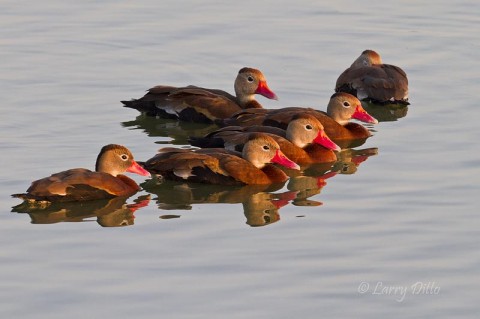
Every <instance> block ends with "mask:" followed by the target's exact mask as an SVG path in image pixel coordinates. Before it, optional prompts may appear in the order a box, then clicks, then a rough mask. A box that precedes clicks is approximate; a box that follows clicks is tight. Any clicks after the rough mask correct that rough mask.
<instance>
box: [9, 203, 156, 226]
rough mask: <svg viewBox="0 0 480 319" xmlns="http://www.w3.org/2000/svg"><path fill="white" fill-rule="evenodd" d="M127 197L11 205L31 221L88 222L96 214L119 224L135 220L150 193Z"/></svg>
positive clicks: (99, 219) (106, 223) (106, 222)
mask: <svg viewBox="0 0 480 319" xmlns="http://www.w3.org/2000/svg"><path fill="white" fill-rule="evenodd" d="M127 199H128V197H115V198H112V199H104V200H94V201H85V202H63V203H51V204H50V205H45V206H32V205H28V204H27V203H25V202H24V203H22V204H20V205H17V206H14V207H13V208H12V212H16V213H27V214H28V215H30V218H31V222H32V224H55V223H60V222H88V221H92V218H96V221H97V223H98V224H99V225H100V226H102V227H121V226H130V225H133V224H134V219H135V215H134V213H135V211H136V210H138V209H139V208H141V207H145V206H147V205H148V204H149V202H150V195H143V196H139V197H138V198H137V199H135V200H134V203H132V204H127Z"/></svg>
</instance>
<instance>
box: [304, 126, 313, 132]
mask: <svg viewBox="0 0 480 319" xmlns="http://www.w3.org/2000/svg"><path fill="white" fill-rule="evenodd" d="M305 128H306V129H307V130H309V131H310V130H311V129H313V127H312V126H311V125H310V124H307V125H305Z"/></svg>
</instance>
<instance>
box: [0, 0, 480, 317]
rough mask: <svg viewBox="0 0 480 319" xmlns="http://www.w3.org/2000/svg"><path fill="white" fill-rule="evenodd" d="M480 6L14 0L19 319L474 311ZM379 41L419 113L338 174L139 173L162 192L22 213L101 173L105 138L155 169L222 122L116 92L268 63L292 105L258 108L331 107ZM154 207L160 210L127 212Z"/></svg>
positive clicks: (12, 165)
mask: <svg viewBox="0 0 480 319" xmlns="http://www.w3.org/2000/svg"><path fill="white" fill-rule="evenodd" d="M479 10H480V5H479V4H478V3H477V2H474V1H453V2H452V1H437V2H435V4H434V5H433V4H425V3H421V2H418V1H403V2H399V3H397V2H395V3H391V2H388V1H387V2H385V1H382V2H380V1H363V2H362V3H361V4H359V3H358V2H355V1H350V0H345V1H336V2H334V3H333V2H332V3H328V4H326V3H318V2H314V1H300V2H298V1H297V2H294V3H293V2H286V1H285V2H284V1H281V2H278V1H264V2H261V3H259V2H258V1H243V2H241V3H237V4H228V3H217V2H216V1H206V2H205V1H204V2H203V3H202V4H201V5H198V4H193V3H192V2H181V3H179V2H178V1H162V2H161V3H159V2H157V1H150V0H145V1H136V2H134V3H126V2H118V1H102V2H95V1H88V2H73V1H54V0H49V1H43V2H41V3H40V2H39V3H30V4H29V5H28V6H27V5H24V4H22V3H19V2H18V1H4V2H2V3H1V4H0V12H1V13H0V17H1V19H0V44H1V47H2V50H0V61H2V62H1V64H0V66H1V73H0V74H1V77H2V79H3V81H2V86H1V88H0V91H1V93H2V94H1V96H2V110H3V111H2V122H1V124H0V136H1V139H0V146H1V148H2V150H3V153H2V154H3V156H2V158H3V160H2V163H3V165H2V166H3V170H2V173H1V175H0V179H1V181H2V183H1V186H0V187H1V201H0V203H1V208H2V209H1V210H2V214H0V221H1V223H0V229H1V230H0V233H1V235H0V239H1V241H0V242H1V243H2V247H1V253H0V256H1V266H0V269H1V272H0V283H1V288H2V289H0V300H1V301H0V306H1V307H0V315H1V317H2V318H3V317H5V318H12V317H16V318H85V317H91V318H97V317H116V318H131V317H135V318H157V317H166V318H167V317H168V318H205V317H208V318H226V317H228V318H246V317H250V318H251V317H254V318H272V317H276V318H293V317H295V318H318V317H319V316H322V315H323V316H324V317H339V318H341V317H356V318H359V317H360V318H367V317H368V318H384V317H386V316H389V317H392V316H394V317H400V314H401V316H402V317H419V318H425V317H427V316H428V317H435V318H452V317H453V318H476V317H477V314H478V312H479V310H480V309H479V308H478V302H476V301H477V300H476V299H477V298H476V293H475V292H476V290H477V288H478V284H479V280H478V278H480V276H479V271H478V269H479V264H480V253H479V251H478V248H477V247H478V239H479V231H478V225H479V221H478V213H477V209H476V205H475V198H476V196H478V193H479V169H478V167H479V164H480V154H479V151H478V150H479V148H478V142H477V141H478V140H480V135H479V133H478V130H477V126H478V125H476V123H477V121H478V116H476V115H478V113H479V111H478V106H477V102H476V100H477V95H478V94H477V91H478V90H477V83H479V80H480V76H479V74H480V73H479V71H480V68H479V62H478V58H477V57H478V51H479V49H480V48H479V46H480V36H479V35H478V34H479V32H477V29H478V23H479V22H480V21H479V16H478V12H480V11H479ZM367 48H368V49H375V50H377V51H378V52H380V53H381V54H382V56H383V60H384V62H385V63H392V64H396V65H399V66H401V67H402V68H403V69H404V70H405V71H406V72H407V74H408V76H409V80H410V101H411V105H410V106H409V108H408V110H407V109H401V110H391V112H385V110H384V109H375V108H373V109H372V113H376V114H377V116H379V117H380V116H381V117H382V120H383V121H382V122H381V123H379V124H378V125H375V126H374V127H371V129H372V130H373V131H374V136H373V137H371V138H369V139H368V140H367V141H366V142H365V143H364V144H363V145H361V146H358V147H357V148H355V152H356V153H355V152H353V153H351V152H350V153H348V152H347V153H346V154H344V156H343V157H342V162H341V163H338V164H337V165H336V166H331V167H320V168H316V170H315V169H312V170H311V171H310V172H311V174H306V175H308V176H304V177H302V176H298V177H296V178H292V180H291V181H289V182H287V183H285V184H284V185H279V186H278V187H277V188H272V189H269V188H266V189H251V188H237V189H218V188H215V187H211V188H208V187H206V188H199V187H193V188H192V187H191V186H186V185H182V184H179V183H166V184H159V183H156V181H155V180H152V181H145V180H144V179H143V178H142V177H140V176H133V178H134V179H135V180H136V181H137V182H139V183H144V184H142V185H143V186H144V188H145V191H142V192H140V193H138V194H137V195H135V196H133V197H132V198H129V199H125V200H124V201H118V202H117V201H115V202H112V203H108V202H105V203H96V204H95V205H96V206H95V207H93V206H92V207H86V208H85V209H83V208H82V209H83V210H82V209H80V210H70V211H62V210H57V211H52V212H51V214H50V215H48V216H46V215H38V214H37V215H34V216H33V217H32V216H31V215H29V214H26V213H17V212H11V210H12V207H13V206H15V205H18V204H19V201H18V200H17V199H14V198H10V194H12V193H19V192H23V191H25V189H26V188H27V187H28V185H29V184H30V182H31V181H32V180H34V179H37V178H40V177H44V176H47V175H49V174H51V173H53V172H57V171H60V170H64V169H67V168H73V167H87V168H92V167H93V165H94V161H95V159H96V156H97V153H98V151H99V150H100V148H101V147H102V146H103V145H105V144H108V143H119V144H124V145H126V146H128V147H129V148H130V149H131V150H132V152H133V153H134V155H135V157H136V158H137V159H146V158H149V157H151V156H152V155H153V154H154V153H155V152H156V150H157V149H158V148H160V147H162V146H165V145H167V146H168V145H174V146H176V147H183V146H184V145H185V143H186V138H187V136H188V135H189V134H191V133H195V134H201V133H203V132H204V130H208V129H209V128H208V127H204V126H195V125H194V126H191V125H184V124H180V123H177V122H174V121H162V120H158V121H154V120H152V119H145V118H143V117H142V116H140V115H139V114H138V112H136V111H134V110H130V109H126V108H123V107H122V106H121V104H120V102H119V101H120V100H124V99H129V98H136V97H140V96H142V95H143V94H144V91H145V90H146V89H148V88H150V87H152V86H153V85H156V84H170V85H186V84H196V85H201V86H205V87H212V88H219V89H224V90H227V91H230V92H232V91H233V80H234V77H235V75H236V73H237V72H238V70H239V69H240V68H241V67H244V66H251V67H257V68H259V69H261V70H262V71H263V72H264V74H265V75H266V77H267V80H268V83H269V86H270V88H271V89H272V90H274V91H275V92H276V93H277V95H278V96H279V98H280V99H279V101H271V100H267V99H264V98H262V97H260V98H259V101H260V102H261V103H262V104H263V105H264V106H265V107H269V108H277V107H282V106H311V107H316V108H319V109H325V107H326V104H327V102H328V99H329V97H330V95H331V94H332V93H333V87H334V83H335V80H336V78H337V76H338V75H339V74H340V73H341V72H342V71H343V70H344V69H345V68H347V67H348V66H349V65H350V64H351V63H352V61H353V60H354V59H355V58H356V57H357V56H358V55H359V54H360V53H361V52H362V51H363V50H364V49H367ZM362 156H364V157H362ZM323 174H327V175H326V177H328V178H325V176H324V175H323ZM328 174H330V175H328ZM322 176H323V178H322ZM319 180H320V181H319ZM169 192H170V193H169ZM172 194H173V195H172ZM148 195H149V196H150V200H149V202H148V205H146V206H143V207H138V208H137V209H136V210H135V211H134V212H132V210H129V209H128V207H127V206H126V205H130V206H129V207H132V206H131V205H135V203H138V202H140V203H144V204H145V201H143V202H142V200H145V197H141V196H148ZM169 195H170V196H169ZM139 197H140V198H139ZM92 205H93V204H92ZM140 206H142V205H140ZM134 207H135V206H134ZM77 208H78V207H77ZM133 216H135V218H134V217H133ZM119 225H124V227H107V226H119ZM402 289H403V290H402ZM402 291H404V293H403V292H402ZM397 313H398V315H397Z"/></svg>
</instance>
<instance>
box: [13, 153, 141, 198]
mask: <svg viewBox="0 0 480 319" xmlns="http://www.w3.org/2000/svg"><path fill="white" fill-rule="evenodd" d="M124 172H131V173H136V174H139V175H144V176H150V174H149V173H148V172H147V171H146V170H145V169H143V168H142V167H141V166H140V165H138V164H137V163H136V162H135V160H134V159H133V155H132V153H131V152H130V151H129V150H128V149H127V148H126V147H124V146H121V145H117V144H109V145H106V146H104V147H103V148H102V150H101V151H100V153H99V155H98V157H97V161H96V164H95V171H91V170H88V169H85V168H74V169H69V170H66V171H62V172H59V173H56V174H52V175H51V176H49V177H45V178H42V179H39V180H36V181H34V182H32V185H31V186H30V187H29V188H28V189H27V192H26V193H23V194H13V195H12V196H13V197H18V198H21V199H24V200H28V201H33V202H34V201H46V202H55V201H65V202H68V201H85V200H95V199H104V198H112V197H115V196H131V195H133V194H135V193H136V192H137V191H138V190H140V187H139V186H138V185H137V183H136V182H135V181H134V180H133V179H131V178H129V177H127V176H125V175H122V174H123V173H124Z"/></svg>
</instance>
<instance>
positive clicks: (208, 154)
mask: <svg viewBox="0 0 480 319" xmlns="http://www.w3.org/2000/svg"><path fill="white" fill-rule="evenodd" d="M270 163H277V164H280V165H282V166H285V167H287V168H290V169H299V166H298V165H297V164H296V163H294V162H292V161H291V160H290V159H288V158H287V157H286V156H285V155H284V154H283V153H282V151H281V150H280V146H279V145H278V143H277V142H275V140H274V139H273V138H271V137H270V136H268V135H266V134H262V133H257V134H254V135H252V136H251V137H250V139H249V140H248V141H247V142H246V143H245V146H244V148H243V151H242V153H238V152H234V151H229V150H226V149H218V148H209V149H198V150H195V151H193V150H185V149H177V148H171V147H168V148H163V149H160V150H159V153H158V154H156V155H155V156H154V157H152V158H151V159H149V160H148V161H146V162H145V163H144V167H145V168H146V169H147V170H148V171H149V172H151V173H154V174H160V175H162V176H163V177H164V178H166V179H172V180H180V181H191V182H197V183H211V184H222V185H243V184H252V185H253V184H273V183H281V182H285V181H286V180H287V179H288V176H287V175H286V174H285V173H284V172H283V171H282V170H281V169H279V168H278V167H275V166H274V165H271V164H270Z"/></svg>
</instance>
